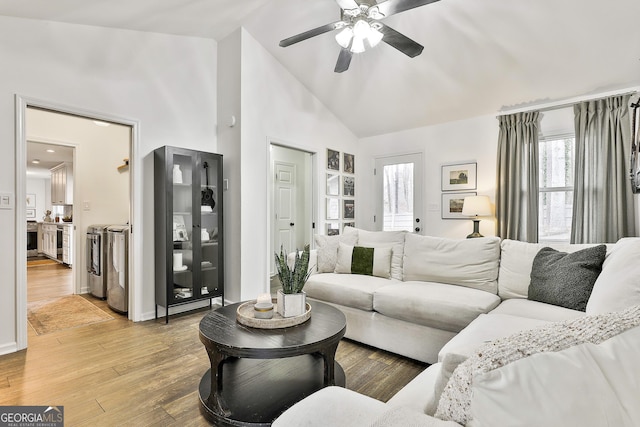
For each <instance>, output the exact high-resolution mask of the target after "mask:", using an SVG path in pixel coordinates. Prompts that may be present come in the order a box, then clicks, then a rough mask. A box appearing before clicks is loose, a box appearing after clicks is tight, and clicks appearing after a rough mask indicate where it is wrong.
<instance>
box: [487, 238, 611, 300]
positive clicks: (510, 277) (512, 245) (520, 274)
mask: <svg viewBox="0 0 640 427" xmlns="http://www.w3.org/2000/svg"><path fill="white" fill-rule="evenodd" d="M594 246H597V245H596V244H590V243H587V244H569V243H551V244H543V243H527V242H520V241H518V240H510V239H504V240H503V241H502V243H500V248H501V251H500V272H499V274H498V295H500V298H502V299H509V298H527V296H528V295H529V283H530V282H531V267H532V266H533V259H534V258H535V257H536V255H537V254H538V252H539V251H540V249H542V248H544V247H550V248H553V249H555V250H557V251H562V252H568V253H571V252H575V251H579V250H581V249H586V248H592V247H594ZM612 247H613V245H607V250H608V251H609V250H611V248H612Z"/></svg>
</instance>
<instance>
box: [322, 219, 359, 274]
mask: <svg viewBox="0 0 640 427" xmlns="http://www.w3.org/2000/svg"><path fill="white" fill-rule="evenodd" d="M315 241H316V249H317V252H318V273H333V271H334V270H335V269H336V260H337V257H338V245H339V244H340V242H343V243H346V244H347V245H355V244H356V243H357V242H358V230H357V229H355V228H353V227H345V228H344V230H343V232H342V234H340V235H337V236H322V235H319V234H316V235H315Z"/></svg>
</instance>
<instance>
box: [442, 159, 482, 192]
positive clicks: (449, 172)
mask: <svg viewBox="0 0 640 427" xmlns="http://www.w3.org/2000/svg"><path fill="white" fill-rule="evenodd" d="M477 181H478V164H477V163H455V164H450V165H442V181H441V182H442V191H458V190H475V189H476V188H477Z"/></svg>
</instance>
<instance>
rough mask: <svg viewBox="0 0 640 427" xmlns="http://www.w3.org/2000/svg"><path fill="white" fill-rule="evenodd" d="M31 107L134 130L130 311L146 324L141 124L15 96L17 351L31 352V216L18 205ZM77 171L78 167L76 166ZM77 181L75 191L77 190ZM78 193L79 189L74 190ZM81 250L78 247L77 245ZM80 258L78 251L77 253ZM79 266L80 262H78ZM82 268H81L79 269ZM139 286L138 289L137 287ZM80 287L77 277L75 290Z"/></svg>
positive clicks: (24, 190)
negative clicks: (28, 109) (143, 270)
mask: <svg viewBox="0 0 640 427" xmlns="http://www.w3.org/2000/svg"><path fill="white" fill-rule="evenodd" d="M27 107H34V108H41V109H46V110H51V111H53V112H59V113H66V114H70V115H74V116H81V117H86V118H89V119H95V120H101V121H106V122H112V123H117V124H121V125H124V126H129V127H130V128H131V148H130V150H131V153H130V159H129V168H130V169H129V170H130V177H129V197H130V199H131V200H130V203H129V209H130V212H129V219H130V222H131V233H130V235H129V236H130V237H129V239H130V240H129V243H130V248H131V250H130V251H129V266H130V269H131V270H130V275H131V278H132V279H133V280H130V281H129V284H130V286H129V301H130V304H131V309H130V310H129V319H131V320H134V321H137V320H142V319H141V317H142V287H141V284H142V269H141V268H139V266H140V265H141V261H142V259H141V254H142V238H141V235H142V234H141V230H138V227H137V226H136V227H135V228H134V225H137V224H142V197H141V195H142V158H141V156H140V155H139V152H140V135H139V132H140V130H139V129H140V123H139V122H138V121H137V120H133V119H128V118H124V117H120V116H115V115H112V114H108V113H103V112H98V111H92V110H87V109H83V108H79V107H75V106H68V105H64V104H60V103H57V102H53V101H47V100H42V99H37V98H31V97H28V96H23V95H20V94H16V95H15V119H16V122H15V128H16V140H15V154H16V164H15V168H16V176H15V182H16V186H15V195H16V197H15V200H16V203H15V212H16V215H15V221H16V222H15V230H16V239H15V244H16V245H15V257H16V270H15V275H16V294H15V298H16V300H15V307H16V318H15V322H16V347H17V350H23V349H25V348H27V259H26V257H23V256H21V255H20V254H23V253H26V250H27V212H26V205H25V204H24V203H18V202H17V201H18V200H25V198H26V196H27V184H26V176H27V172H26V169H27V163H26V162H27V134H26V127H25V121H26V111H27ZM74 168H75V165H74ZM75 185H76V184H75V180H74V187H75ZM74 189H75V188H74ZM80 231H81V230H76V233H75V236H76V237H75V238H76V241H77V240H78V238H79V237H78V236H79V235H80V234H81V233H80ZM76 249H77V245H76ZM76 254H77V251H76ZM76 265H77V262H76ZM78 268H80V267H78ZM136 285H137V286H136ZM75 287H76V283H75V277H74V288H75Z"/></svg>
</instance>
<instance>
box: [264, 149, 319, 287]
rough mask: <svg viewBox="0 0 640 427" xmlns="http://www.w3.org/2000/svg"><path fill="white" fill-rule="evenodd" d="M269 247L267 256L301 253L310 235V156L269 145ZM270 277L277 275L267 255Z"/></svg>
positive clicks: (311, 220) (311, 176)
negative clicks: (269, 254)
mask: <svg viewBox="0 0 640 427" xmlns="http://www.w3.org/2000/svg"><path fill="white" fill-rule="evenodd" d="M270 151H271V168H270V170H271V183H272V185H271V224H270V229H271V244H270V249H271V251H270V253H271V254H273V253H280V248H283V249H284V251H285V252H293V251H294V250H296V249H300V250H302V249H303V248H304V245H305V244H309V243H311V239H312V236H313V207H314V203H313V164H312V154H311V153H309V152H307V151H303V150H298V149H295V148H290V147H285V146H282V145H277V144H273V143H272V144H271V146H270ZM269 259H270V260H271V261H270V266H271V267H270V269H271V276H274V275H275V274H276V271H275V262H274V257H273V256H270V257H269Z"/></svg>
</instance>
